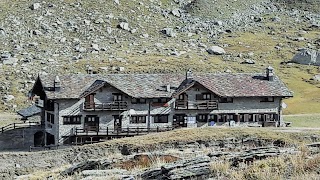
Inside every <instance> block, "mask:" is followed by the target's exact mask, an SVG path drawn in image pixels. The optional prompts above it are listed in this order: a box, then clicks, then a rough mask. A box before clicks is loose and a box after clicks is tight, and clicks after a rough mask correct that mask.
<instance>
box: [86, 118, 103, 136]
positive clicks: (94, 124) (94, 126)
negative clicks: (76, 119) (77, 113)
mask: <svg viewBox="0 0 320 180" xmlns="http://www.w3.org/2000/svg"><path fill="white" fill-rule="evenodd" d="M99 121H100V120H99V117H98V116H86V117H85V118H84V130H85V131H86V132H88V131H96V132H98V131H99Z"/></svg>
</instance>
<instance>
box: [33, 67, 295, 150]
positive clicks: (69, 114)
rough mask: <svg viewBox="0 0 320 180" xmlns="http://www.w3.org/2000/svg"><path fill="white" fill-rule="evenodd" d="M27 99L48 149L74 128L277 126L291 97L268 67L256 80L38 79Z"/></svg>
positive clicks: (247, 76) (121, 76)
mask: <svg viewBox="0 0 320 180" xmlns="http://www.w3.org/2000/svg"><path fill="white" fill-rule="evenodd" d="M30 94H31V96H32V97H34V98H35V99H36V100H37V102H38V104H40V105H41V106H42V123H43V124H44V127H45V129H44V131H45V139H46V144H47V145H49V144H59V143H61V142H63V139H64V138H65V137H67V136H70V135H72V134H73V133H74V132H73V131H74V129H75V128H79V129H83V130H84V131H86V132H99V131H102V130H103V129H107V128H109V129H112V130H118V131H120V132H121V131H122V130H123V129H131V128H133V129H134V128H146V129H154V128H159V127H160V128H162V127H173V128H180V127H203V126H213V125H229V126H239V125H260V126H267V125H270V124H272V125H278V124H279V123H280V122H281V112H282V108H281V107H282V100H283V99H284V98H289V97H292V93H291V92H290V91H289V89H288V88H287V87H286V86H285V84H284V83H283V82H282V81H281V80H280V79H279V78H278V77H277V76H276V75H274V73H273V69H272V68H270V67H269V68H267V69H266V72H265V73H261V74H256V73H254V74H253V73H252V74H243V73H242V74H200V73H199V74H193V73H192V72H191V71H188V72H187V73H186V75H182V74H109V75H97V74H82V75H80V74H78V75H63V76H62V75H61V76H39V77H38V79H37V81H36V82H35V85H34V87H33V89H32V90H31V93H30ZM39 102H40V103H39Z"/></svg>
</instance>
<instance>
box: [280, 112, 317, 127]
mask: <svg viewBox="0 0 320 180" xmlns="http://www.w3.org/2000/svg"><path fill="white" fill-rule="evenodd" d="M284 120H285V121H288V122H292V124H291V126H292V127H308V128H319V127H320V114H310V115H290V116H285V117H284Z"/></svg>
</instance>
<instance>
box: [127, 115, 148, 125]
mask: <svg viewBox="0 0 320 180" xmlns="http://www.w3.org/2000/svg"><path fill="white" fill-rule="evenodd" d="M146 122H147V121H146V116H131V121H130V123H132V124H139V123H146Z"/></svg>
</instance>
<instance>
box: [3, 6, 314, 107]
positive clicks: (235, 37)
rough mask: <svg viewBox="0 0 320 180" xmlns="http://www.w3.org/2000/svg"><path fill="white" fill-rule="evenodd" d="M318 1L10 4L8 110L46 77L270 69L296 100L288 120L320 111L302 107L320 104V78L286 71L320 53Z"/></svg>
mask: <svg viewBox="0 0 320 180" xmlns="http://www.w3.org/2000/svg"><path fill="white" fill-rule="evenodd" d="M318 2H319V0H312V1H311V0H306V1H299V3H297V2H294V1H292V0H288V1H283V0H281V1H280V0H272V1H270V0H241V1H239V0H226V1H211V0H152V1H151V0H139V1H138V0H92V1H76V0H59V1H53V0H47V1H17V0H13V1H9V0H3V1H1V2H0V22H1V23H0V44H1V45H0V55H1V65H0V74H1V76H0V77H1V81H0V88H1V98H2V101H1V109H2V110H5V111H12V110H15V109H17V108H20V107H23V106H27V105H28V104H29V102H27V101H26V98H25V95H26V94H27V92H28V91H29V90H30V88H31V86H32V83H33V82H34V80H35V78H36V76H37V74H38V73H40V74H48V73H79V72H81V73H84V72H85V69H86V68H87V67H88V66H91V67H93V69H94V70H95V71H97V72H99V73H133V72H150V73H152V72H157V73H159V72H182V71H185V70H186V69H188V68H192V69H193V70H194V71H202V72H223V71H226V72H253V71H254V72H256V71H259V72H261V71H262V70H263V69H264V67H266V66H267V65H272V66H274V67H275V68H276V72H277V73H278V75H279V76H280V77H282V78H283V79H284V81H285V82H286V83H287V84H288V86H289V87H290V88H291V89H292V90H293V91H295V92H297V93H296V97H295V98H293V99H292V100H290V101H288V103H289V105H290V104H292V109H289V110H288V113H303V112H315V111H316V112H319V111H320V110H319V109H318V110H317V109H316V108H302V107H308V106H314V105H316V104H317V103H319V102H320V95H319V93H316V92H317V91H319V86H320V85H319V82H318V80H312V77H314V76H315V75H317V74H319V73H320V72H319V71H320V70H319V69H317V67H316V66H308V67H307V66H301V65H295V64H291V63H288V61H290V60H291V58H292V57H293V56H294V55H295V53H297V51H296V50H298V49H299V48H310V49H318V48H319V42H320V40H319V39H320V13H319V9H320V8H319V4H320V3H318ZM212 46H219V47H222V48H223V49H224V51H223V53H214V52H213V51H212V48H211V47H212ZM217 54H219V55H217ZM181 64H183V65H182V66H181ZM310 78H311V80H310ZM289 107H290V106H289Z"/></svg>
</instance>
